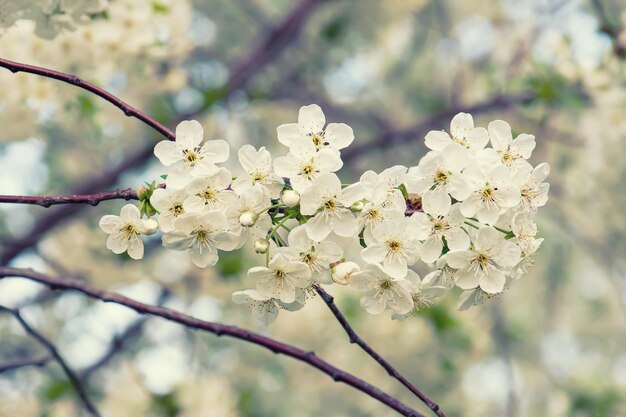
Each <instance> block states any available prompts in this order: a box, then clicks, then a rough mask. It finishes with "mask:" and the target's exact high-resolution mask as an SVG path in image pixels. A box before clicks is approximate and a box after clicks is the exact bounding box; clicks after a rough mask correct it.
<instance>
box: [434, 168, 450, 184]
mask: <svg viewBox="0 0 626 417" xmlns="http://www.w3.org/2000/svg"><path fill="white" fill-rule="evenodd" d="M434 180H435V182H436V183H437V184H445V183H446V182H448V173H446V172H444V171H442V170H437V172H436V173H435V177H434Z"/></svg>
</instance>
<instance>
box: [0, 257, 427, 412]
mask: <svg viewBox="0 0 626 417" xmlns="http://www.w3.org/2000/svg"><path fill="white" fill-rule="evenodd" d="M5 277H23V278H27V279H30V280H33V281H36V282H39V283H41V284H44V285H48V286H50V287H52V288H55V289H58V290H74V291H78V292H80V293H82V294H85V295H86V296H88V297H91V298H95V299H98V300H100V301H103V302H108V303H115V304H119V305H123V306H126V307H128V308H130V309H132V310H134V311H136V312H137V313H139V314H147V315H151V316H156V317H161V318H163V319H165V320H169V321H172V322H175V323H179V324H182V325H183V326H185V327H188V328H191V329H196V330H202V331H206V332H209V333H213V334H215V335H216V336H229V337H233V338H235V339H240V340H243V341H246V342H248V343H253V344H255V345H259V346H262V347H264V348H266V349H268V350H270V351H272V352H274V353H277V354H278V353H280V354H283V355H286V356H289V357H291V358H294V359H296V360H299V361H301V362H304V363H306V364H308V365H309V366H312V367H313V368H316V369H318V370H319V371H321V372H323V373H325V374H327V375H329V376H330V377H331V378H332V379H333V380H334V381H337V382H342V383H344V384H346V385H349V386H351V387H353V388H355V389H357V390H359V391H361V392H363V393H365V394H367V395H369V396H370V397H372V398H374V399H376V400H378V401H380V402H381V403H383V404H385V405H387V406H389V407H390V408H392V409H394V410H396V411H397V412H398V413H400V414H401V415H403V416H407V417H424V416H423V414H421V413H419V412H417V411H415V410H413V409H412V408H410V407H409V406H407V405H406V404H404V403H402V402H401V401H400V400H398V399H397V398H395V397H392V396H391V395H389V394H387V393H386V392H384V391H381V390H380V389H379V388H376V387H374V386H373V385H371V384H369V383H367V382H365V381H364V380H362V379H360V378H358V377H356V376H354V375H352V374H350V373H348V372H345V371H343V370H341V369H339V368H337V367H335V366H333V365H331V364H330V363H328V362H326V361H325V360H323V359H321V358H320V357H318V356H316V355H315V352H313V351H305V350H302V349H300V348H297V347H295V346H292V345H288V344H286V343H282V342H279V341H277V340H274V339H271V338H269V337H267V336H263V335H261V334H259V333H254V332H252V331H250V330H246V329H242V328H240V327H237V326H232V325H226V324H221V323H214V322H209V321H204V320H200V319H197V318H195V317H193V316H190V315H187V314H185V313H182V312H180V311H176V310H173V309H169V308H165V307H159V306H155V305H150V304H144V303H141V302H139V301H135V300H133V299H130V298H128V297H124V296H123V295H120V294H116V293H113V292H109V291H103V290H99V289H95V288H92V287H91V286H89V285H88V284H86V283H85V282H82V281H75V280H69V279H60V278H54V277H51V276H48V275H45V274H42V273H39V272H35V271H33V270H30V269H21V268H8V267H0V278H5Z"/></svg>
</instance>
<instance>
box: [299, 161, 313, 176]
mask: <svg viewBox="0 0 626 417" xmlns="http://www.w3.org/2000/svg"><path fill="white" fill-rule="evenodd" d="M314 172H315V166H314V165H313V163H308V164H306V165H304V166H303V167H302V168H300V173H301V174H302V176H303V177H305V178H306V179H309V180H310V179H313V173H314Z"/></svg>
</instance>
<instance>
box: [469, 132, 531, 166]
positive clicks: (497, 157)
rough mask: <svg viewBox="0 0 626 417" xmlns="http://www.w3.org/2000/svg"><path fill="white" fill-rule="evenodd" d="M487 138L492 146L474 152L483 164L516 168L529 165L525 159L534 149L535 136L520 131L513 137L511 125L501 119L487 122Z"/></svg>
mask: <svg viewBox="0 0 626 417" xmlns="http://www.w3.org/2000/svg"><path fill="white" fill-rule="evenodd" d="M488 129H489V139H490V141H491V145H492V146H493V148H486V149H483V150H481V151H479V152H478V153H477V154H476V159H477V160H478V161H479V162H480V163H481V164H483V165H486V166H491V167H496V166H498V165H504V166H506V167H509V168H512V169H516V168H520V167H522V166H527V165H529V164H528V162H527V161H526V160H527V159H528V158H530V155H531V154H532V152H533V149H535V137H534V136H533V135H528V134H526V133H522V134H521V135H519V136H517V137H516V138H515V139H513V134H512V133H511V126H510V125H509V124H508V123H507V122H505V121H503V120H495V121H493V122H491V123H489V127H488Z"/></svg>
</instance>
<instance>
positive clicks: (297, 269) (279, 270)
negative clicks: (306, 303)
mask: <svg viewBox="0 0 626 417" xmlns="http://www.w3.org/2000/svg"><path fill="white" fill-rule="evenodd" d="M248 277H249V278H252V279H254V280H256V289H257V290H258V291H259V292H260V293H261V294H263V295H264V296H267V297H274V298H277V299H279V300H281V301H283V302H285V303H291V302H293V301H295V300H296V289H297V288H306V287H308V286H309V282H310V279H311V271H310V269H309V267H308V266H307V265H306V264H305V263H304V262H294V261H290V260H289V259H288V258H287V257H286V256H285V255H283V254H280V253H279V254H277V255H276V256H274V257H273V258H272V259H271V260H270V262H269V264H268V266H267V267H264V266H257V267H253V268H251V269H250V270H249V271H248Z"/></svg>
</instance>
